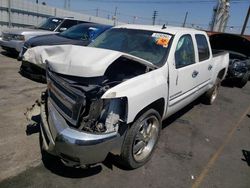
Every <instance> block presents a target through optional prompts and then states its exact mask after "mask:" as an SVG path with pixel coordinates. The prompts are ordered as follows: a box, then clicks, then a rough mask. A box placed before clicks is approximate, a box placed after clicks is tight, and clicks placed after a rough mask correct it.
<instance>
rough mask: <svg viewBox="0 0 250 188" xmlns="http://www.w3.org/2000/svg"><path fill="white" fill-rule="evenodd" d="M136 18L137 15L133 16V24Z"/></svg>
mask: <svg viewBox="0 0 250 188" xmlns="http://www.w3.org/2000/svg"><path fill="white" fill-rule="evenodd" d="M136 19H137V16H133V24H134V23H135V20H136Z"/></svg>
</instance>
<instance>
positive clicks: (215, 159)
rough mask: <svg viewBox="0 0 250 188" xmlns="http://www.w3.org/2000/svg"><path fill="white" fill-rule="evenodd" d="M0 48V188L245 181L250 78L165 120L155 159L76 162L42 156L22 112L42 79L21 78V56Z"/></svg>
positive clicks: (242, 186) (249, 157)
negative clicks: (82, 165)
mask: <svg viewBox="0 0 250 188" xmlns="http://www.w3.org/2000/svg"><path fill="white" fill-rule="evenodd" d="M0 52H1V54H0V80H1V82H0V91H1V92H0V93H1V95H0V106H1V108H0V119H1V121H0V151H1V153H0V187H1V188H4V187H73V186H74V187H103V188H105V187H109V188H111V187H120V188H122V187H178V188H181V187H193V188H195V187H207V188H210V187H213V188H214V187H219V188H221V187H226V188H229V187H232V188H235V187H237V188H247V187H250V178H249V177H250V82H249V83H248V84H247V85H246V86H245V87H244V88H243V89H240V88H237V87H233V86H230V85H226V86H222V87H221V88H220V93H219V97H218V99H217V101H216V102H215V104H214V105H211V106H209V105H204V104H202V103H201V102H200V101H199V100H197V101H195V102H194V103H192V104H191V105H189V106H188V107H186V108H185V109H183V110H181V111H180V112H178V113H177V114H175V115H174V116H172V117H171V118H169V119H168V120H166V121H164V122H163V129H162V132H161V137H160V140H159V143H158V146H157V149H156V151H155V153H154V155H153V157H152V159H151V160H150V161H149V162H148V163H147V164H146V165H145V166H143V167H141V168H139V169H136V170H126V169H123V168H122V167H121V166H120V165H119V164H118V163H117V159H116V158H115V157H114V156H109V157H108V158H107V160H106V161H105V162H104V163H102V164H99V165H97V166H95V167H92V168H90V169H73V168H67V167H65V166H63V165H62V164H61V163H60V162H59V161H58V160H56V159H44V160H42V157H41V153H40V148H39V126H38V125H35V126H29V124H30V122H29V121H28V120H26V116H27V115H26V116H25V115H24V114H25V113H26V112H27V111H28V110H27V108H31V107H32V105H33V104H34V103H35V101H36V100H37V99H39V97H40V93H41V91H43V90H44V89H45V88H46V85H44V84H39V83H36V82H33V81H30V80H28V79H26V78H23V77H22V76H21V75H20V74H19V73H18V70H19V67H20V62H18V61H16V60H15V59H14V58H13V57H9V56H8V54H6V53H4V52H3V51H2V50H0ZM28 112H29V111H28ZM38 113H39V112H34V114H33V115H34V116H33V117H36V118H37V119H36V120H38V121H39V116H35V115H36V114H38Z"/></svg>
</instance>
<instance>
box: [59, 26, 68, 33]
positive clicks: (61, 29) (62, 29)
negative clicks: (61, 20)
mask: <svg viewBox="0 0 250 188" xmlns="http://www.w3.org/2000/svg"><path fill="white" fill-rule="evenodd" d="M66 30H67V28H66V27H61V28H60V29H59V31H60V32H63V31H66Z"/></svg>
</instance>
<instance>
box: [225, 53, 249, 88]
mask: <svg viewBox="0 0 250 188" xmlns="http://www.w3.org/2000/svg"><path fill="white" fill-rule="evenodd" d="M229 54H230V56H229V57H230V61H229V67H228V78H229V79H234V82H235V85H237V86H238V87H244V86H245V85H246V84H247V82H248V79H249V77H250V69H249V64H250V59H249V58H247V57H246V56H244V55H243V54H237V53H234V52H230V53H229Z"/></svg>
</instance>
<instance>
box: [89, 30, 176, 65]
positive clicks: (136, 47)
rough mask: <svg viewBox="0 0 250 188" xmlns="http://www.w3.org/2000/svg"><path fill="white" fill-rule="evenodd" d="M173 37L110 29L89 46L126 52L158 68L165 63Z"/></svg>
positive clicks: (151, 32) (163, 34) (164, 34)
mask: <svg viewBox="0 0 250 188" xmlns="http://www.w3.org/2000/svg"><path fill="white" fill-rule="evenodd" d="M171 37H172V35H170V34H167V33H160V32H154V31H145V30H135V29H123V28H118V29H110V30H108V31H106V32H104V33H103V34H102V35H101V36H100V37H97V38H96V40H95V41H94V42H93V43H91V44H90V45H89V46H91V47H97V48H105V49H110V50H116V51H120V52H125V53H128V54H131V55H134V56H137V57H139V58H142V59H145V60H147V61H149V62H151V63H153V64H155V65H157V66H160V65H162V64H163V63H164V59H165V57H166V55H167V53H168V49H169V43H170V40H171Z"/></svg>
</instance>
